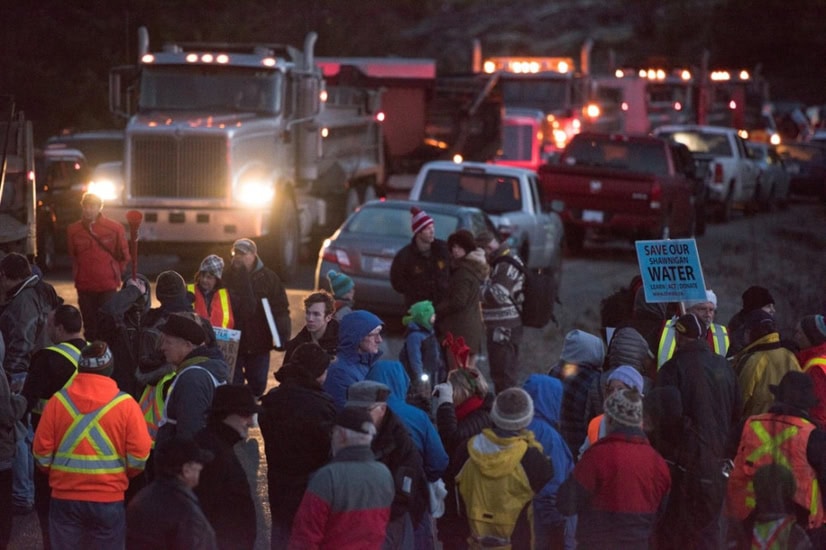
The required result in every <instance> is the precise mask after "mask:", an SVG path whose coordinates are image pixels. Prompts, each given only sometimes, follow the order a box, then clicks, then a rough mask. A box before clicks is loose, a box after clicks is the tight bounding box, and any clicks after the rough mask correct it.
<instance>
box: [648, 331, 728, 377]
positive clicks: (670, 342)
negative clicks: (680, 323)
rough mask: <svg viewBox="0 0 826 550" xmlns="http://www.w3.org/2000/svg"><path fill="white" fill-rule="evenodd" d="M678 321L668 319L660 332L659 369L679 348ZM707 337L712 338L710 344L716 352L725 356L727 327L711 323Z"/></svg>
mask: <svg viewBox="0 0 826 550" xmlns="http://www.w3.org/2000/svg"><path fill="white" fill-rule="evenodd" d="M676 322H677V320H676V319H671V320H669V321H666V323H665V326H664V327H663V330H662V333H661V334H660V345H659V347H658V348H657V370H659V369H660V367H662V366H663V365H664V364H665V362H666V361H668V360H669V359H671V356H672V355H674V350H675V349H676V348H677V330H676V329H675V328H674V324H675V323H676ZM706 338H707V339H708V340H710V341H709V345H711V349H712V351H713V352H714V353H716V354H717V355H722V356H723V357H725V356H726V354H727V353H728V346H729V338H728V330H727V329H726V327H724V326H723V325H718V324H717V323H711V326H710V327H709V328H708V333H707V334H706Z"/></svg>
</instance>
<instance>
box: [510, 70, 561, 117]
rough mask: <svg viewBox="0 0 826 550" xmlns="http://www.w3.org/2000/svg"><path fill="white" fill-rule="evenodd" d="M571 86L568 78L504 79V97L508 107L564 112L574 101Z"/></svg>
mask: <svg viewBox="0 0 826 550" xmlns="http://www.w3.org/2000/svg"><path fill="white" fill-rule="evenodd" d="M571 84H572V81H571V80H569V79H567V78H540V77H526V78H520V79H516V78H503V79H502V84H501V85H502V97H503V99H504V102H505V106H506V107H521V108H525V109H539V110H540V111H544V112H546V113H549V112H553V111H562V110H565V109H570V108H571V103H572V102H573V101H574V98H573V97H571V96H572V95H573V94H572V93H571Z"/></svg>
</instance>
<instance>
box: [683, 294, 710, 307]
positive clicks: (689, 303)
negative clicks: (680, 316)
mask: <svg viewBox="0 0 826 550" xmlns="http://www.w3.org/2000/svg"><path fill="white" fill-rule="evenodd" d="M708 302H711V303H712V304H714V307H717V295H716V294H715V293H714V291H713V290H706V299H705V300H688V301H686V302H685V307H686V309H688V308H690V307H694V306H696V305H698V304H705V303H708Z"/></svg>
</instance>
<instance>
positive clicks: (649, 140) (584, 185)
mask: <svg viewBox="0 0 826 550" xmlns="http://www.w3.org/2000/svg"><path fill="white" fill-rule="evenodd" d="M677 147H678V146H677V145H676V144H674V143H671V142H668V141H666V140H664V139H660V138H655V137H649V136H628V135H619V134H595V133H583V134H578V135H576V136H574V138H573V139H572V140H571V142H570V143H569V144H568V146H567V147H566V148H565V150H564V151H563V152H562V155H561V156H560V159H559V163H558V164H545V165H543V166H541V167H540V168H539V171H538V173H539V178H540V183H541V188H542V195H543V201H544V202H545V203H546V204H547V203H553V204H554V207H555V209H557V211H559V212H560V215H561V216H562V221H563V223H564V224H565V240H566V244H567V246H568V249H569V250H570V251H572V252H577V251H579V250H581V249H582V247H583V245H584V243H585V239H586V236H588V237H592V238H597V239H607V238H630V239H631V240H637V239H652V238H653V239H660V238H669V237H691V236H694V231H695V227H696V223H697V209H696V208H695V202H696V201H697V200H698V197H701V196H702V193H703V186H704V181H703V178H702V176H701V175H698V174H695V172H694V171H695V166H694V164H693V163H692V162H690V160H686V157H685V156H684V155H680V154H679V152H678V151H677ZM698 176H699V177H698ZM560 208H561V211H560Z"/></svg>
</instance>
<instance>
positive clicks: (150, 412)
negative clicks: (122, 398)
mask: <svg viewBox="0 0 826 550" xmlns="http://www.w3.org/2000/svg"><path fill="white" fill-rule="evenodd" d="M174 377H175V372H174V371H173V372H170V373H167V374H166V375H164V376H163V377H162V378H161V379H160V380H158V383H157V384H155V385H154V386H146V387H145V388H144V389H143V393H142V394H141V400H140V406H141V412H143V419H144V420H146V427H147V428H148V429H149V437H151V438H152V445H153V446H154V445H155V437H156V436H157V435H158V423H159V422H160V421H161V418H162V417H163V407H164V401H165V399H164V395H163V388H164V386H165V385H166V383H167V382H169V381H170V380H172V379H173V378H174Z"/></svg>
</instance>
